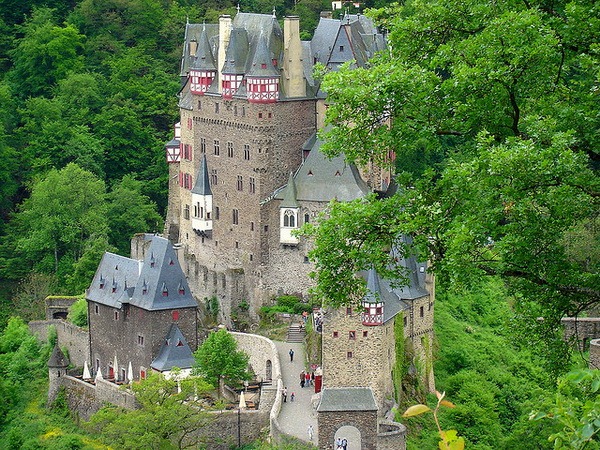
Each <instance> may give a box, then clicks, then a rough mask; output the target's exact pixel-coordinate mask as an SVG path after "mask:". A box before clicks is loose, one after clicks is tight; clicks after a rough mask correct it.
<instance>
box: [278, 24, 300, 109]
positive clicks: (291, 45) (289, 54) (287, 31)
mask: <svg viewBox="0 0 600 450" xmlns="http://www.w3.org/2000/svg"><path fill="white" fill-rule="evenodd" d="M282 81H283V88H284V91H285V96H286V97H288V98H298V97H300V98H301V97H306V81H305V80H304V67H303V64H302V43H301V42H300V18H299V17H298V16H288V17H286V18H285V19H284V21H283V80H282Z"/></svg>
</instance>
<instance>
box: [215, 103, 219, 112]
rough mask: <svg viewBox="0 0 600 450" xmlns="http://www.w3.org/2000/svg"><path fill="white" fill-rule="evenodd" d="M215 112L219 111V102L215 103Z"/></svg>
mask: <svg viewBox="0 0 600 450" xmlns="http://www.w3.org/2000/svg"><path fill="white" fill-rule="evenodd" d="M215 112H216V113H218V112H219V102H217V103H215Z"/></svg>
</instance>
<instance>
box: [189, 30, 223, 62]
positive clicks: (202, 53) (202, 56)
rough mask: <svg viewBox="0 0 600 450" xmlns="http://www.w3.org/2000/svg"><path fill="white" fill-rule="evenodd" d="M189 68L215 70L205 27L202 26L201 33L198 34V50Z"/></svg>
mask: <svg viewBox="0 0 600 450" xmlns="http://www.w3.org/2000/svg"><path fill="white" fill-rule="evenodd" d="M191 68H192V69H196V70H211V71H216V70H217V65H216V64H215V58H214V56H213V54H212V50H211V48H210V42H209V41H208V34H207V33H206V25H202V33H200V39H199V40H198V49H197V50H196V55H195V58H194V61H193V63H192V67H191Z"/></svg>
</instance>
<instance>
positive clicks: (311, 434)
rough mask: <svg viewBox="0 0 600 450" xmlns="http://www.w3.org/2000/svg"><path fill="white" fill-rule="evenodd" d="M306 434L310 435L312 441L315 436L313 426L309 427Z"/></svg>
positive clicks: (309, 438)
mask: <svg viewBox="0 0 600 450" xmlns="http://www.w3.org/2000/svg"><path fill="white" fill-rule="evenodd" d="M306 432H307V433H308V440H309V441H312V440H313V436H314V430H313V426H312V425H309V426H308V430H306Z"/></svg>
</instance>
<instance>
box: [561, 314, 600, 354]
mask: <svg viewBox="0 0 600 450" xmlns="http://www.w3.org/2000/svg"><path fill="white" fill-rule="evenodd" d="M561 322H562V324H563V326H564V327H565V339H567V340H570V339H572V338H573V337H574V336H575V337H576V339H577V341H578V342H579V346H580V348H581V349H584V348H585V347H587V344H588V343H589V342H590V341H591V340H592V339H597V338H600V317H564V318H563V319H562V320H561Z"/></svg>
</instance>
